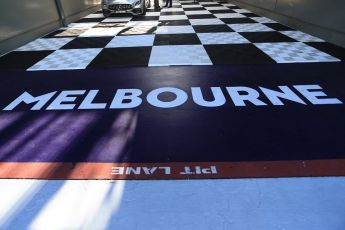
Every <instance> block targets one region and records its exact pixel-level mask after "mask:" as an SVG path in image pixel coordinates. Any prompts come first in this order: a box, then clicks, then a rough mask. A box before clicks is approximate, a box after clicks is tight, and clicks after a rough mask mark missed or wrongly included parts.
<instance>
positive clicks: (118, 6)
mask: <svg viewBox="0 0 345 230" xmlns="http://www.w3.org/2000/svg"><path fill="white" fill-rule="evenodd" d="M149 7H150V0H102V11H103V14H104V16H105V17H107V16H109V15H110V14H112V13H131V14H133V15H145V14H146V9H147V8H149Z"/></svg>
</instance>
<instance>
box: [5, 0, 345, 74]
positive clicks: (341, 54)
mask: <svg viewBox="0 0 345 230" xmlns="http://www.w3.org/2000/svg"><path fill="white" fill-rule="evenodd" d="M342 60H345V51H344V49H343V48H340V47H337V46H335V45H332V44H330V43H327V42H325V41H323V40H322V39H319V38H317V37H314V36H311V35H308V34H306V33H303V32H301V31H296V30H293V29H291V28H289V27H286V26H284V25H281V24H279V23H277V22H275V21H273V20H271V19H269V18H265V17H261V16H259V15H256V14H254V13H252V12H250V11H248V10H246V9H241V8H240V7H238V6H236V5H234V4H231V3H226V2H219V1H218V2H217V1H210V0H200V1H198V2H194V1H193V0H180V1H175V2H174V3H173V7H172V8H163V9H161V10H160V11H155V10H153V9H149V10H148V12H147V14H146V16H137V17H132V16H128V15H111V16H110V17H108V18H104V17H103V15H102V13H101V12H100V11H98V12H95V13H93V14H90V15H88V16H86V17H85V18H83V19H81V20H79V21H77V22H75V23H71V24H70V25H69V26H68V27H67V28H60V29H59V30H57V31H55V32H53V33H50V34H48V35H46V36H44V37H43V38H40V39H37V40H35V41H33V42H31V43H29V44H27V45H24V46H22V47H20V48H18V49H17V50H15V51H13V52H11V53H8V54H7V55H5V56H3V57H1V58H0V69H21V70H29V71H34V70H65V69H91V68H108V67H118V66H170V65H219V64H254V63H255V64H263V63H302V62H339V61H342Z"/></svg>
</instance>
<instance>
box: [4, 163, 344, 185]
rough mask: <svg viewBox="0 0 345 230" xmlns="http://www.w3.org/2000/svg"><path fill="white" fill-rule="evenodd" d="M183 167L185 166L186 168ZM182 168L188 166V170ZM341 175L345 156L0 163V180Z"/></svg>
mask: <svg viewBox="0 0 345 230" xmlns="http://www.w3.org/2000/svg"><path fill="white" fill-rule="evenodd" d="M186 167H187V168H186ZM186 169H190V172H188V170H187V171H186ZM307 176H308V177H309V176H311V177H314V176H345V159H340V160H310V161H260V162H207V163H205V162H200V163H199V162H192V163H123V164H118V163H77V164H72V163H34V162H30V163H17V162H10V163H0V178H2V179H4V178H7V179H129V180H131V179H138V180H148V179H153V180H156V179H211V178H213V179H225V178H265V177H266V178H267V177H273V178H276V177H307Z"/></svg>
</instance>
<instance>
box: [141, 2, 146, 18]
mask: <svg viewBox="0 0 345 230" xmlns="http://www.w3.org/2000/svg"><path fill="white" fill-rule="evenodd" d="M146 5H147V1H146V0H144V1H143V6H142V7H143V8H142V9H143V11H142V13H141V15H146Z"/></svg>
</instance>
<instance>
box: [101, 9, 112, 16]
mask: <svg viewBox="0 0 345 230" xmlns="http://www.w3.org/2000/svg"><path fill="white" fill-rule="evenodd" d="M102 13H103V15H104V17H108V16H109V15H110V14H111V12H110V11H109V10H102Z"/></svg>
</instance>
